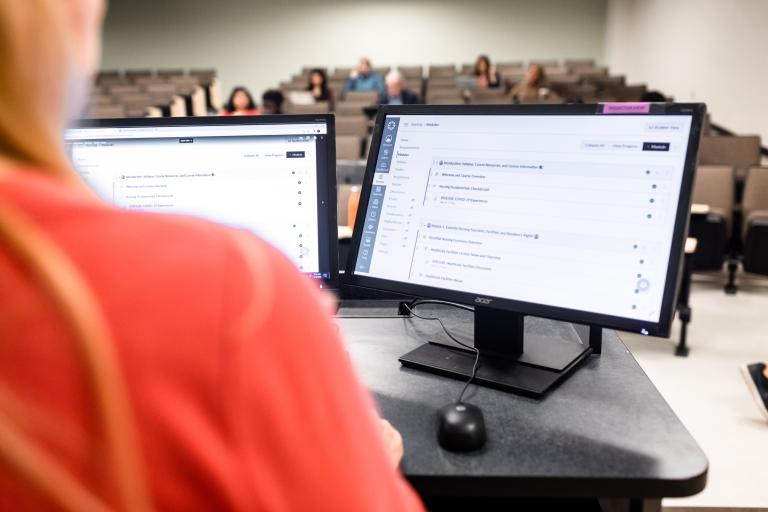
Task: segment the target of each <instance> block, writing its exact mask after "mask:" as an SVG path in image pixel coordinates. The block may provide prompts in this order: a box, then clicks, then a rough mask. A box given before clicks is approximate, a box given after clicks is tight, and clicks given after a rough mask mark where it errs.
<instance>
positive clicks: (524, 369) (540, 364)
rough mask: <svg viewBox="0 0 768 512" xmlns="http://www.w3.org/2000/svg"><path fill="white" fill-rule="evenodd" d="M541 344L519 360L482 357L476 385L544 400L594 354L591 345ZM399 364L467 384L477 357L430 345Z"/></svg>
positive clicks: (415, 351) (470, 353) (457, 350)
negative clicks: (544, 396)
mask: <svg viewBox="0 0 768 512" xmlns="http://www.w3.org/2000/svg"><path fill="white" fill-rule="evenodd" d="M537 341H538V343H536V344H530V345H529V346H530V348H531V349H533V350H532V351H528V350H526V352H524V353H523V354H522V355H521V357H520V358H518V359H515V360H513V359H505V358H499V357H494V356H483V355H482V354H481V355H480V363H479V365H478V368H477V374H476V375H475V379H474V381H473V382H474V383H475V384H478V385H482V386H488V387H492V388H496V389H500V390H502V391H508V392H511V393H516V394H521V395H526V396H531V397H535V398H540V397H542V396H543V395H544V394H545V393H546V392H547V391H549V390H550V389H552V388H553V387H554V386H556V385H557V384H559V383H560V382H561V381H563V380H565V379H566V378H567V377H568V375H570V373H571V372H573V371H574V370H575V369H576V368H577V367H578V366H579V364H580V363H581V362H582V361H584V360H585V359H586V358H587V357H589V355H590V354H592V348H591V347H590V346H589V345H582V344H578V343H563V342H562V341H559V342H551V341H550V342H549V343H547V342H546V340H544V339H542V340H537ZM534 347H535V348H534ZM526 348H527V347H526ZM399 361H400V363H401V364H402V365H403V366H405V367H407V368H415V369H418V370H422V371H425V372H429V373H435V374H438V375H443V376H446V377H452V378H455V379H460V380H467V379H469V377H470V376H471V375H472V367H473V365H474V362H475V353H474V352H472V351H471V350H466V349H462V348H454V347H449V346H446V345H442V344H439V343H433V342H429V343H427V344H424V345H421V346H420V347H418V348H416V349H414V350H412V351H410V352H408V353H407V354H405V355H403V356H402V357H400V359H399Z"/></svg>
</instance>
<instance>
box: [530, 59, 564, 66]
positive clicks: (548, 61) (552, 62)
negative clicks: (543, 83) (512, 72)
mask: <svg viewBox="0 0 768 512" xmlns="http://www.w3.org/2000/svg"><path fill="white" fill-rule="evenodd" d="M531 64H537V65H539V66H541V67H542V68H556V67H557V66H558V65H559V63H558V62H557V61H556V60H554V59H535V60H530V61H528V65H529V66H530V65H531Z"/></svg>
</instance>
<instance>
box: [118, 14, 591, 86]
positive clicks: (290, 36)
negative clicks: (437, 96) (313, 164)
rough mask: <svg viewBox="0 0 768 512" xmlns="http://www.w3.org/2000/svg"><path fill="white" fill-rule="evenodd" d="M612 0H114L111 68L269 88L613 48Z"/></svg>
mask: <svg viewBox="0 0 768 512" xmlns="http://www.w3.org/2000/svg"><path fill="white" fill-rule="evenodd" d="M604 27H605V0H537V1H533V0H411V1H407V0H405V1H404V0H387V1H382V0H378V1H373V0H323V1H307V0H282V1H258V0H219V1H215V0H112V1H111V2H110V8H109V12H108V15H107V20H106V25H105V32H104V36H105V37H104V57H103V67H104V68H128V67H141V68H144V67H149V68H158V67H183V68H188V67H215V68H217V69H218V70H219V74H220V76H221V78H222V81H223V86H224V91H227V90H229V88H230V87H231V86H233V85H236V84H244V85H247V86H249V87H251V88H252V90H253V91H254V92H255V93H260V91H263V90H264V89H266V88H268V87H272V86H275V85H277V83H278V82H279V81H281V80H285V79H287V78H289V76H290V75H291V74H292V73H295V72H296V71H298V69H299V68H301V67H302V66H303V65H326V66H352V65H354V64H355V62H356V61H357V59H358V58H359V57H360V56H362V55H366V56H369V57H370V58H371V59H372V60H373V63H374V65H377V64H378V65H390V64H410V63H414V64H430V63H432V64H436V63H441V62H445V63H461V62H472V61H474V59H475V57H476V56H477V55H478V54H479V53H488V54H490V56H491V58H493V59H499V60H517V59H528V58H567V57H576V58H578V57H592V58H596V59H601V58H602V56H603V52H604V48H603V38H604Z"/></svg>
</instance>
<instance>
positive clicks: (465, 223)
mask: <svg viewBox="0 0 768 512" xmlns="http://www.w3.org/2000/svg"><path fill="white" fill-rule="evenodd" d="M691 121H692V118H691V117H690V116H663V115H658V116H656V115H613V116H612V115H570V116H569V115H541V116H534V115H487V116H482V115H400V116H391V115H390V116H388V117H387V118H386V120H385V123H384V127H383V131H382V139H381V145H380V148H379V153H378V156H377V160H376V163H375V164H376V168H375V173H374V178H373V183H372V189H371V193H370V198H369V201H368V206H367V211H366V216H365V219H364V220H365V223H364V227H363V231H362V235H361V238H360V245H359V248H358V253H357V260H356V262H355V270H354V271H355V274H357V275H361V276H369V277H373V278H379V279H387V280H391V281H399V282H405V283H410V284H415V285H422V286H430V287H434V288H442V289H449V290H454V291H461V292H467V293H472V294H476V295H481V296H490V297H499V298H505V299H511V300H518V301H524V302H530V303H536V304H544V305H548V306H554V307H562V308H568V309H575V310H579V311H587V312H594V313H600V314H605V315H612V316H617V317H624V318H631V319H636V320H643V321H650V322H657V321H659V316H660V311H661V304H662V296H663V291H664V286H665V280H666V276H667V265H668V262H669V256H670V247H671V243H672V235H673V230H674V223H675V216H676V211H677V206H678V199H679V193H680V186H681V182H682V176H683V167H684V163H685V157H686V149H687V145H688V137H689V132H690V129H691Z"/></svg>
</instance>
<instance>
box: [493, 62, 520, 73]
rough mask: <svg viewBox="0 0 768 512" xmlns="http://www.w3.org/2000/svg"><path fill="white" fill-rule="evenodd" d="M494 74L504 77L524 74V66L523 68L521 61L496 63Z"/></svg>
mask: <svg viewBox="0 0 768 512" xmlns="http://www.w3.org/2000/svg"><path fill="white" fill-rule="evenodd" d="M496 72H497V73H498V74H499V75H504V74H505V73H523V72H525V66H523V62H522V61H516V62H498V63H496Z"/></svg>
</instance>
